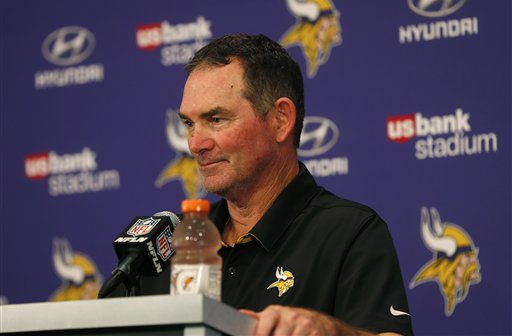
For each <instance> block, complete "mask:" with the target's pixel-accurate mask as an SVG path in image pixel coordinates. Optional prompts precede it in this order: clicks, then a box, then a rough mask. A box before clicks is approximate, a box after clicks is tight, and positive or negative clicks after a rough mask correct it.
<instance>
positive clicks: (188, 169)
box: [155, 110, 205, 199]
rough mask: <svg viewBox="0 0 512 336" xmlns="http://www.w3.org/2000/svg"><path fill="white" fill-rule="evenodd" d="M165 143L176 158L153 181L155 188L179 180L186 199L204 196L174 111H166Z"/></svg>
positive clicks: (193, 161)
mask: <svg viewBox="0 0 512 336" xmlns="http://www.w3.org/2000/svg"><path fill="white" fill-rule="evenodd" d="M166 130H167V141H168V142H169V145H170V146H171V148H172V149H173V150H174V151H175V152H176V157H175V158H174V160H172V161H171V162H170V163H169V164H167V166H166V167H165V168H164V169H163V170H162V172H161V173H160V175H158V178H157V180H156V181H155V186H156V187H158V188H160V187H161V186H163V185H164V184H167V183H169V182H171V181H174V180H180V181H181V185H182V187H183V191H184V192H185V195H187V198H189V199H196V198H200V197H202V196H204V194H205V192H204V190H203V188H202V184H201V180H200V178H199V167H198V165H197V161H196V160H195V159H194V158H193V157H192V155H191V154H190V151H189V149H188V142H187V131H186V129H185V128H184V127H183V124H182V123H181V122H180V120H179V118H178V116H177V114H176V111H173V110H168V111H167V126H166Z"/></svg>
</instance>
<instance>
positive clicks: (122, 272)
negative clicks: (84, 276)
mask: <svg viewBox="0 0 512 336" xmlns="http://www.w3.org/2000/svg"><path fill="white" fill-rule="evenodd" d="M178 224H180V220H179V218H178V216H176V214H174V213H172V212H170V211H161V212H157V213H156V214H154V215H153V216H151V217H147V216H137V217H135V218H134V219H133V220H132V221H131V222H130V224H129V225H128V226H127V227H126V228H125V229H124V230H123V231H122V232H121V234H120V235H119V236H118V237H117V238H116V239H114V241H113V242H112V244H113V245H114V250H115V251H116V254H117V258H118V260H119V264H118V265H117V267H116V268H115V269H114V270H113V271H112V274H111V275H110V277H109V278H108V279H107V280H106V281H105V283H103V286H102V287H101V289H100V291H99V293H98V298H104V297H106V296H108V295H109V294H110V293H112V292H113V291H114V290H115V289H116V288H117V287H118V286H119V285H120V284H121V283H124V284H125V285H126V288H128V289H130V288H132V287H134V286H135V285H136V283H137V279H138V277H139V275H141V274H142V275H157V274H160V273H162V272H163V271H164V270H165V269H166V268H167V267H169V264H170V262H169V258H170V257H171V256H172V254H173V253H174V248H173V246H172V232H173V231H174V228H175V227H176V225H178Z"/></svg>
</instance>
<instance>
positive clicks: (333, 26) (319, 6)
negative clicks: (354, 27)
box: [279, 0, 341, 78]
mask: <svg viewBox="0 0 512 336" xmlns="http://www.w3.org/2000/svg"><path fill="white" fill-rule="evenodd" d="M286 5H287V6H288V10H289V11H290V13H292V15H294V16H295V18H296V19H297V21H296V23H295V24H294V25H293V26H292V27H291V28H290V29H289V30H288V31H287V32H286V33H285V34H284V35H283V37H282V38H281V41H279V43H281V45H282V46H283V47H285V48H289V47H292V46H299V47H300V48H301V49H302V54H303V55H304V58H305V59H306V63H307V69H308V71H307V75H308V77H309V78H313V77H315V75H316V73H317V71H318V67H319V66H321V65H323V64H324V63H326V62H327V60H328V59H329V56H330V54H331V49H332V48H333V47H335V46H337V45H340V44H341V26H340V20H339V13H338V11H337V10H336V8H335V7H334V5H333V3H332V2H331V0H286Z"/></svg>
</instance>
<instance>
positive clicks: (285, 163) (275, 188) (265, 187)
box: [222, 158, 299, 245]
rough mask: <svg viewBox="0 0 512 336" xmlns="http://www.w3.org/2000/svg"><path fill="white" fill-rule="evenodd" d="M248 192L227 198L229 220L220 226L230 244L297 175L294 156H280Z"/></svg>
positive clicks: (249, 228)
mask: <svg viewBox="0 0 512 336" xmlns="http://www.w3.org/2000/svg"><path fill="white" fill-rule="evenodd" d="M269 172H270V174H266V175H267V178H265V179H262V180H261V183H259V184H258V185H256V186H255V187H253V188H252V190H250V191H246V192H245V193H244V195H241V196H240V197H237V198H230V199H227V205H228V210H229V214H230V217H231V219H230V221H229V223H228V225H226V227H225V228H224V232H223V233H222V236H223V238H224V240H225V241H226V242H227V243H228V244H230V245H233V244H234V242H236V239H237V238H239V237H241V236H243V235H244V234H246V233H248V232H249V231H250V230H251V229H252V228H253V227H254V226H255V225H256V223H257V222H258V221H259V220H260V219H261V217H263V215H264V214H265V212H266V211H267V210H268V209H269V208H270V207H271V206H272V204H273V203H274V201H275V200H276V198H277V196H279V194H280V193H281V192H282V191H283V189H284V188H285V187H286V186H287V185H288V184H289V183H290V182H291V181H292V180H293V179H294V178H295V176H297V174H298V172H299V165H298V163H297V159H296V158H295V159H294V160H290V159H287V158H284V160H283V158H281V160H278V163H275V164H274V165H273V167H271V169H270V170H269Z"/></svg>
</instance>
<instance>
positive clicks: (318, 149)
mask: <svg viewBox="0 0 512 336" xmlns="http://www.w3.org/2000/svg"><path fill="white" fill-rule="evenodd" d="M339 135H340V131H339V129H338V126H336V124H335V123H334V122H333V121H332V120H330V119H327V118H325V117H320V116H309V117H305V118H304V125H303V128H302V133H301V135H300V146H299V149H298V150H297V153H298V155H299V156H300V157H303V158H311V159H307V160H305V161H304V164H305V165H306V167H307V168H308V170H309V171H310V172H311V174H313V175H314V176H316V177H326V176H335V175H347V174H348V158H347V157H345V156H343V157H339V156H337V157H327V158H318V157H320V156H323V155H324V154H325V153H327V152H329V151H330V150H331V149H332V148H333V147H334V146H335V145H336V144H337V143H338V139H339Z"/></svg>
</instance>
